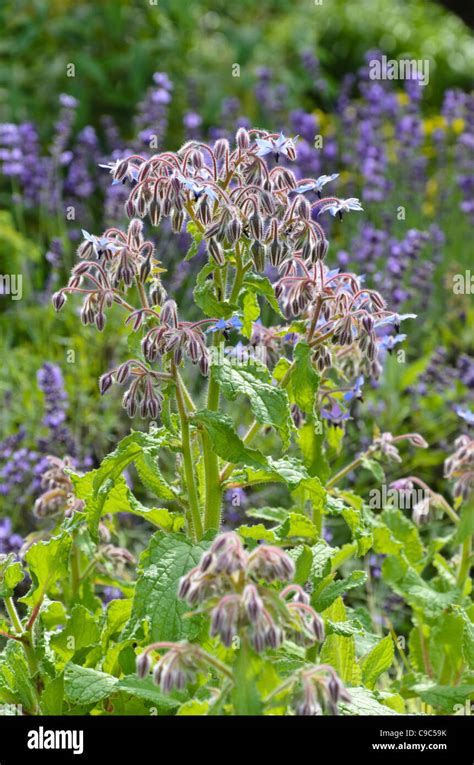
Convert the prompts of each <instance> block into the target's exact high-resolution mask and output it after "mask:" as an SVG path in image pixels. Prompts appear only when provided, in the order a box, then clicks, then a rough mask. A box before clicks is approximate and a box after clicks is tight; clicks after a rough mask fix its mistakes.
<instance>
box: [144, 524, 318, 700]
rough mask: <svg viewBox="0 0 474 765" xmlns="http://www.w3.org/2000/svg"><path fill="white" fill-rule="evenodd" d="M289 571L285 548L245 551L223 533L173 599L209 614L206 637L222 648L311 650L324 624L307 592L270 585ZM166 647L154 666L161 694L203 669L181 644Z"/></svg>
mask: <svg viewBox="0 0 474 765" xmlns="http://www.w3.org/2000/svg"><path fill="white" fill-rule="evenodd" d="M294 572H295V565H294V563H293V560H292V559H291V558H290V556H289V555H288V554H287V553H285V552H284V550H281V549H280V548H277V547H271V546H268V545H260V546H258V547H256V548H255V549H254V550H253V551H251V552H250V553H249V552H247V551H246V550H245V549H244V547H243V545H242V542H241V540H240V537H239V536H238V535H237V534H235V533H233V532H228V533H225V534H221V535H220V536H219V537H217V538H216V540H215V541H214V542H213V544H212V545H211V547H210V549H209V551H208V552H206V553H205V554H204V555H203V557H202V558H201V561H200V563H199V565H198V566H196V567H195V568H193V569H191V570H190V571H189V572H188V573H187V574H186V575H185V576H184V577H183V578H182V579H181V581H180V584H179V589H178V596H179V597H180V598H182V599H183V600H186V601H187V602H188V603H189V604H190V605H191V606H192V607H194V608H196V607H199V611H200V612H202V611H206V612H208V613H209V614H210V620H211V626H210V634H211V636H212V637H219V639H220V640H221V642H222V643H223V644H224V646H226V647H227V648H229V647H231V646H232V645H233V644H234V643H236V641H237V642H238V643H239V644H240V641H242V640H245V641H248V644H249V645H250V646H251V647H252V649H253V650H254V651H255V652H256V653H261V652H262V651H264V650H266V649H276V648H279V647H280V646H281V645H282V643H283V642H284V640H285V639H288V640H292V641H294V642H296V643H297V644H299V645H303V646H311V645H314V644H315V643H317V642H321V641H323V640H324V622H323V620H322V618H321V616H320V615H319V614H318V613H317V612H316V611H315V610H314V609H313V608H312V606H311V605H310V602H309V596H308V594H307V593H306V592H305V591H304V590H303V589H302V588H301V587H300V586H299V585H296V584H288V585H286V586H285V587H284V588H283V589H282V590H281V591H278V590H276V589H275V588H274V587H271V586H269V585H271V584H273V583H275V582H288V581H289V580H291V579H292V578H293V576H294ZM160 645H161V644H160ZM154 647H156V645H152V646H149V647H148V648H147V649H146V651H145V653H144V654H142V655H141V656H140V657H139V658H138V662H137V669H138V673H139V675H140V676H142V677H143V676H144V675H145V674H146V673H147V672H148V671H149V669H150V660H149V652H150V651H151V650H153V649H154ZM165 647H167V648H169V649H170V650H169V651H168V652H167V653H166V654H165V655H164V656H163V657H161V658H160V660H159V661H158V663H157V664H156V666H155V670H154V677H155V681H156V682H157V683H159V684H160V685H161V688H162V690H163V691H169V690H170V689H171V688H182V687H183V686H184V684H185V683H186V682H189V678H190V677H191V676H192V675H193V673H195V672H196V671H198V670H199V668H202V658H203V654H202V652H200V650H199V649H197V648H196V646H190V645H188V644H186V643H182V644H173V643H171V644H166V646H165ZM196 651H197V653H196Z"/></svg>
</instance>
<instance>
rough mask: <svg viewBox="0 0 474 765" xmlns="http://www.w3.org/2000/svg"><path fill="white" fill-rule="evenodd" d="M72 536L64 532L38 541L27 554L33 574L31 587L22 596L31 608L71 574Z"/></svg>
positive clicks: (23, 600) (26, 560)
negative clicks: (59, 581)
mask: <svg viewBox="0 0 474 765" xmlns="http://www.w3.org/2000/svg"><path fill="white" fill-rule="evenodd" d="M70 547H71V538H70V537H69V536H68V535H67V534H65V533H63V534H61V535H59V536H56V537H51V539H48V541H46V542H44V541H41V542H36V543H35V544H34V545H32V546H31V547H30V548H29V549H28V551H27V552H26V554H25V562H26V564H27V566H28V572H29V574H30V576H31V587H30V589H29V591H28V593H27V594H26V595H24V596H23V597H22V598H20V600H21V602H22V603H26V604H27V605H28V606H31V608H34V607H35V606H37V605H39V604H40V603H41V601H42V600H43V598H44V596H45V595H46V593H47V592H49V590H50V588H51V587H52V586H53V585H54V584H55V583H56V582H57V581H58V580H60V579H65V578H66V577H67V576H68V575H69V565H68V564H69V550H70Z"/></svg>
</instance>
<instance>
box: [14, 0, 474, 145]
mask: <svg viewBox="0 0 474 765" xmlns="http://www.w3.org/2000/svg"><path fill="white" fill-rule="evenodd" d="M0 24H1V27H2V37H1V42H0V46H1V47H0V115H1V119H2V120H6V121H22V120H25V119H31V118H32V117H34V119H35V120H36V121H37V122H38V124H39V126H40V128H41V132H42V134H43V135H48V134H50V133H51V131H52V116H53V115H54V114H55V112H57V108H58V104H57V96H58V93H62V92H67V93H70V94H71V95H73V96H75V97H76V98H77V99H78V100H79V101H80V107H79V113H78V121H77V128H78V129H79V128H80V127H81V126H83V125H86V124H87V125H94V126H98V125H99V122H100V119H99V118H100V116H101V115H103V114H109V115H111V116H113V117H114V118H116V119H117V121H118V122H119V124H120V125H121V127H122V128H123V130H124V132H125V135H131V133H130V113H131V110H134V108H135V106H136V104H137V103H138V102H139V100H140V99H141V98H142V96H143V93H144V92H145V89H146V88H147V87H148V86H149V84H150V82H151V77H152V75H153V73H154V72H155V71H156V70H157V69H159V70H160V71H165V72H166V73H167V74H168V76H169V77H170V79H171V80H172V81H173V82H174V83H175V100H174V111H173V115H172V119H171V121H170V135H171V136H173V137H176V138H177V139H179V137H180V131H181V124H180V111H181V110H184V108H186V104H187V102H188V99H189V96H190V91H192V93H193V94H194V95H195V97H196V99H197V101H198V104H199V110H200V113H201V114H202V116H203V118H204V120H205V122H206V123H207V124H213V123H214V121H215V115H216V113H217V110H218V108H219V106H220V103H221V101H222V97H223V95H225V96H227V97H228V96H237V97H239V98H240V99H241V100H242V103H243V105H244V107H245V112H246V114H248V116H249V117H250V118H254V119H255V118H258V116H259V115H258V103H257V101H256V99H255V97H254V93H253V87H252V86H253V83H254V78H255V71H256V69H257V68H258V67H260V66H271V68H272V69H273V71H274V74H275V78H276V79H277V80H278V82H281V83H283V84H285V85H286V86H287V89H288V94H289V102H288V106H289V107H290V108H295V107H298V108H302V107H307V106H308V105H314V95H315V94H314V92H313V90H312V88H311V82H310V80H309V78H308V75H307V73H305V72H304V70H303V68H302V66H301V61H300V55H301V51H303V50H311V51H313V53H314V54H315V55H316V56H317V58H318V59H319V61H320V62H321V65H322V75H323V76H324V77H325V79H326V80H327V82H328V84H329V89H328V93H327V94H326V95H325V99H327V100H329V102H330V100H331V98H333V97H334V96H335V95H336V94H337V91H338V83H339V82H340V80H341V78H342V77H343V75H344V74H347V73H350V72H355V71H357V69H358V67H359V66H360V64H361V61H362V59H363V56H364V54H365V52H366V51H367V50H369V49H371V48H380V49H381V50H383V52H384V53H385V54H386V55H387V56H388V57H389V58H400V57H408V58H416V59H426V58H429V59H430V63H431V78H430V79H431V82H430V85H429V89H428V101H429V102H430V103H434V104H438V105H439V104H440V102H441V98H442V94H443V92H444V90H445V89H446V88H447V87H451V86H453V85H456V86H459V87H468V86H469V85H470V83H471V82H472V61H473V40H472V37H471V35H470V32H469V30H468V28H467V27H466V26H465V24H464V23H463V22H462V21H461V19H460V18H458V17H457V16H456V15H454V14H451V13H450V12H449V11H447V10H446V9H444V8H443V7H442V6H441V5H438V4H437V3H434V2H426V0H357V2H346V0H331V2H326V1H324V0H323V2H322V3H321V5H318V4H316V3H313V2H312V0H258V2H257V1H256V0H240V2H239V3H235V4H232V3H228V2H226V0H193V2H192V3H187V2H176V0H157V2H156V4H155V3H154V2H153V0H152V2H147V1H145V0H101V2H100V3H99V4H97V3H85V2H77V0H3V3H2V4H1V7H0ZM71 63H72V64H73V65H74V67H75V77H68V73H67V66H68V64H71ZM235 63H237V64H239V65H240V68H241V70H240V77H233V75H232V65H233V64H235Z"/></svg>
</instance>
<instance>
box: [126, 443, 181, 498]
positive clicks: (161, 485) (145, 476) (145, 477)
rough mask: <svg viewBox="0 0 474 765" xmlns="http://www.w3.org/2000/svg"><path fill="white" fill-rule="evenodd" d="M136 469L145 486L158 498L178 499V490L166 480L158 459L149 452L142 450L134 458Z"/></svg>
mask: <svg viewBox="0 0 474 765" xmlns="http://www.w3.org/2000/svg"><path fill="white" fill-rule="evenodd" d="M134 465H135V470H136V471H137V474H138V477H139V479H140V481H141V482H142V484H143V485H144V487H145V488H146V489H148V490H149V491H151V492H152V493H153V494H154V495H155V497H158V499H164V500H167V501H170V500H173V499H176V492H175V491H174V489H172V487H171V486H170V485H169V484H168V483H167V482H166V481H165V479H164V478H163V475H162V473H161V470H160V469H159V467H158V460H157V458H156V457H153V456H152V455H151V454H149V453H148V452H142V453H141V454H139V455H138V456H137V457H135V459H134Z"/></svg>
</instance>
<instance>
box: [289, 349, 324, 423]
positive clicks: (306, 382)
mask: <svg viewBox="0 0 474 765" xmlns="http://www.w3.org/2000/svg"><path fill="white" fill-rule="evenodd" d="M311 354H312V350H311V348H310V347H309V345H308V344H307V343H305V342H303V341H301V340H300V342H299V343H298V344H297V345H296V347H295V349H294V364H293V366H292V368H291V375H290V380H289V386H290V387H291V395H292V398H293V399H294V401H295V404H297V406H299V408H300V409H301V410H302V411H303V412H307V413H311V412H312V411H313V408H314V400H315V396H316V393H317V390H318V387H319V379H320V378H319V375H318V374H317V372H316V371H315V369H314V366H313V364H312V362H311Z"/></svg>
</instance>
